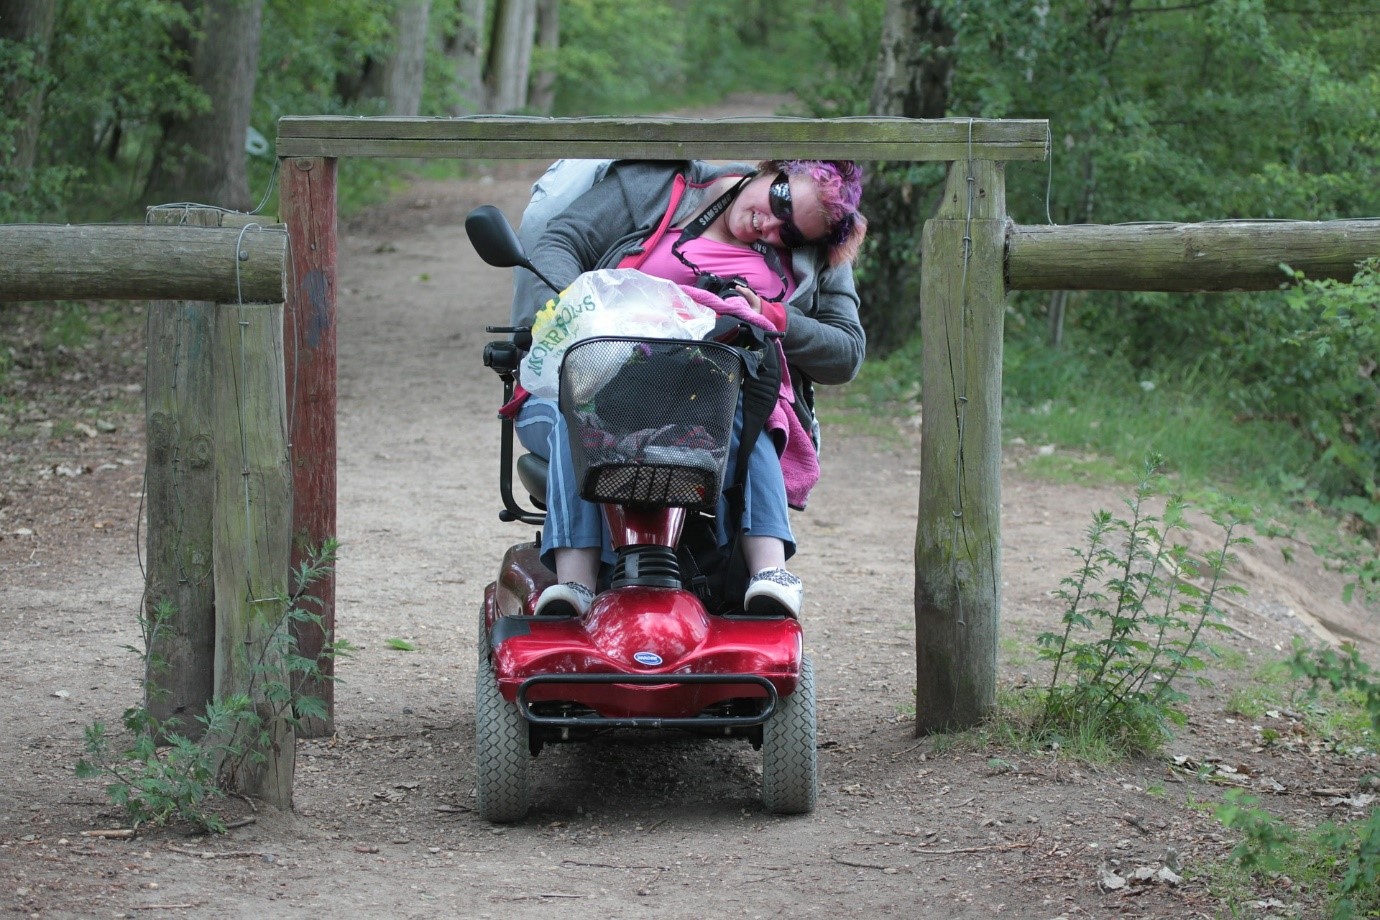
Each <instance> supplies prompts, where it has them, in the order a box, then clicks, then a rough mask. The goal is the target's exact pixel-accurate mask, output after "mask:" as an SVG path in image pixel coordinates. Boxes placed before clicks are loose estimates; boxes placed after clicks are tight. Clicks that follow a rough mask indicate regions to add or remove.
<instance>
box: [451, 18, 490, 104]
mask: <svg viewBox="0 0 1380 920" xmlns="http://www.w3.org/2000/svg"><path fill="white" fill-rule="evenodd" d="M485 11H486V5H485V2H484V0H460V21H459V22H458V23H457V24H456V30H455V34H454V35H451V36H448V37H447V38H446V46H445V47H446V60H448V61H449V62H450V66H451V69H452V72H453V73H454V74H455V91H456V93H457V94H458V96H459V99H458V101H456V102H455V103H454V104H453V105H452V106H451V107H450V114H451V115H452V116H460V115H474V114H477V113H479V112H487V111H489V105H488V99H487V96H486V91H485V88H484V23H485V18H484V14H485Z"/></svg>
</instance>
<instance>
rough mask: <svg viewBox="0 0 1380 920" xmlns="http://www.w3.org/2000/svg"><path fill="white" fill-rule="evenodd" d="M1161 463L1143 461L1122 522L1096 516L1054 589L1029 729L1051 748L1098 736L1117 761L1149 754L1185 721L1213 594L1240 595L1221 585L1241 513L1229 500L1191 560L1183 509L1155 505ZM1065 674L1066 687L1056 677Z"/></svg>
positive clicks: (1217, 624)
mask: <svg viewBox="0 0 1380 920" xmlns="http://www.w3.org/2000/svg"><path fill="white" fill-rule="evenodd" d="M1162 486H1163V481H1162V474H1161V472H1160V462H1159V460H1158V458H1152V459H1151V460H1150V461H1148V462H1147V464H1146V466H1145V469H1144V472H1143V474H1142V476H1141V479H1140V482H1139V484H1138V485H1137V487H1136V491H1135V494H1134V496H1133V497H1132V498H1131V499H1128V500H1127V502H1126V505H1127V508H1128V510H1129V512H1130V513H1129V515H1128V516H1127V517H1126V518H1118V517H1114V516H1113V515H1112V514H1111V513H1110V512H1108V511H1099V512H1097V513H1096V514H1094V515H1093V521H1092V525H1091V526H1090V527H1089V529H1088V542H1087V545H1086V548H1084V549H1082V550H1075V551H1074V552H1075V553H1076V554H1077V555H1078V558H1079V562H1080V565H1079V568H1078V570H1077V571H1076V572H1075V573H1074V574H1073V575H1071V576H1069V577H1067V578H1065V579H1064V580H1063V581H1062V582H1061V587H1060V589H1059V590H1058V592H1056V593H1057V596H1058V597H1060V598H1061V599H1062V600H1063V601H1064V603H1065V610H1064V614H1063V617H1062V621H1063V624H1064V629H1063V631H1062V632H1048V633H1043V634H1041V635H1040V636H1039V637H1038V639H1037V642H1038V644H1039V646H1040V652H1039V654H1040V657H1041V658H1042V659H1044V660H1046V661H1049V662H1051V663H1052V665H1053V671H1052V675H1051V677H1050V681H1049V685H1048V687H1046V688H1045V690H1044V695H1043V706H1042V708H1041V711H1040V713H1039V715H1038V716H1037V717H1036V719H1035V720H1034V725H1033V729H1032V731H1033V734H1035V735H1036V736H1037V737H1039V738H1041V739H1043V740H1045V741H1047V742H1060V743H1065V742H1066V741H1067V739H1069V738H1078V739H1084V741H1085V742H1086V739H1089V738H1097V739H1101V740H1102V741H1104V742H1105V743H1106V744H1107V745H1108V746H1109V747H1110V748H1111V749H1113V750H1116V751H1118V752H1120V753H1124V754H1134V753H1146V752H1152V751H1155V750H1157V749H1158V748H1159V747H1160V745H1161V744H1162V743H1163V741H1164V739H1165V737H1166V736H1167V735H1168V733H1169V726H1170V725H1171V724H1173V723H1181V722H1182V721H1183V714H1182V710H1181V706H1182V704H1183V703H1184V702H1186V701H1187V696H1186V694H1185V693H1184V692H1183V691H1182V690H1180V689H1179V688H1178V687H1176V686H1175V681H1176V680H1178V678H1179V677H1180V676H1182V675H1185V674H1197V672H1200V671H1201V670H1203V668H1204V667H1205V666H1206V665H1205V663H1204V661H1203V660H1202V658H1201V657H1199V656H1200V655H1201V654H1203V653H1204V651H1208V652H1210V651H1211V649H1210V647H1208V646H1207V644H1206V637H1205V636H1204V630H1209V629H1219V628H1222V627H1221V611H1220V609H1219V608H1218V607H1217V606H1216V601H1217V598H1218V595H1219V594H1222V593H1241V592H1242V589H1241V588H1239V587H1238V586H1236V585H1230V584H1224V583H1223V581H1222V578H1223V574H1224V573H1225V571H1226V568H1227V566H1228V564H1229V562H1230V561H1231V558H1232V557H1231V550H1232V547H1234V546H1238V545H1241V544H1243V543H1247V542H1249V541H1248V539H1247V538H1245V537H1242V536H1239V535H1237V530H1238V529H1239V527H1240V525H1241V524H1242V523H1243V521H1244V518H1245V512H1244V509H1241V508H1239V507H1236V506H1234V505H1233V504H1232V503H1226V507H1225V509H1224V513H1218V512H1215V511H1214V512H1212V513H1211V514H1212V519H1213V521H1214V522H1215V523H1217V524H1218V525H1219V526H1220V527H1221V528H1222V529H1223V531H1224V533H1225V536H1224V539H1223V542H1222V546H1221V548H1220V549H1219V550H1218V551H1217V552H1215V553H1212V554H1210V555H1209V556H1208V557H1207V558H1204V559H1196V558H1194V557H1193V556H1191V555H1190V553H1189V550H1188V547H1187V546H1185V545H1184V544H1181V543H1176V542H1174V538H1175V536H1176V535H1178V534H1181V533H1183V532H1185V531H1186V529H1187V524H1186V521H1185V512H1186V510H1187V504H1186V503H1185V502H1184V501H1183V499H1182V498H1181V497H1179V496H1175V495H1169V496H1167V497H1166V498H1165V501H1164V510H1163V512H1162V513H1161V514H1160V515H1156V514H1154V513H1152V511H1151V507H1150V503H1151V500H1152V499H1154V498H1156V497H1159V496H1161V495H1162ZM1061 678H1062V680H1061Z"/></svg>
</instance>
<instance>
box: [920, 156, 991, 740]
mask: <svg viewBox="0 0 1380 920" xmlns="http://www.w3.org/2000/svg"><path fill="white" fill-rule="evenodd" d="M970 175H971V176H972V179H973V181H972V182H971V183H970V182H969V176H970ZM970 188H971V212H970V194H969V189H970ZM1004 194H1005V193H1004V177H1003V172H1002V167H1001V164H1000V163H994V162H991V161H982V160H975V161H973V162H972V164H971V170H970V168H969V164H968V163H966V162H961V161H960V162H957V163H954V164H953V165H952V166H951V167H950V170H949V178H948V184H947V186H946V189H945V197H944V200H943V202H942V203H941V205H940V209H939V211H938V215H937V216H936V218H935V219H934V220H930V221H928V222H926V224H925V228H924V234H923V242H922V246H923V251H922V260H923V265H924V280H923V283H922V285H921V317H920V323H921V334H922V336H923V349H922V353H921V360H922V367H921V377H922V387H923V398H924V418H923V421H922V430H921V443H920V470H921V475H920V510H919V521H918V524H917V527H916V536H915V626H916V636H915V643H916V694H915V724H916V732H917V734H925V733H929V732H933V731H947V730H950V729H961V728H966V727H969V726H972V725H975V724H977V723H978V722H979V721H980V720H981V719H982V718H983V717H984V716H985V715H987V714H988V713H989V712H990V711H991V709H992V707H993V706H994V705H995V703H996V677H997V632H998V626H999V622H1000V613H1001V361H1002V322H1003V311H1004V309H1005V291H1004V288H1003V284H1002V249H1003V238H1004V235H1005V227H1006V215H1005V213H1004V210H1005V204H1004ZM965 237H970V238H971V241H972V243H971V253H970V254H969V257H968V258H966V259H965V249H966V248H967V244H966V242H965Z"/></svg>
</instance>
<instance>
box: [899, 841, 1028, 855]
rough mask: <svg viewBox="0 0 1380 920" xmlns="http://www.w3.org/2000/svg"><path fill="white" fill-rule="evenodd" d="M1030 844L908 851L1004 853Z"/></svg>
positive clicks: (1002, 844)
mask: <svg viewBox="0 0 1380 920" xmlns="http://www.w3.org/2000/svg"><path fill="white" fill-rule="evenodd" d="M1030 846H1031V845H1030V844H1028V843H998V844H993V845H992V846H987V847H954V848H952V849H948V850H922V849H914V850H910V852H911V853H914V854H915V855H916V856H956V855H958V854H960V853H989V852H992V851H996V852H999V853H1004V852H1006V851H1007V850H1028V849H1030Z"/></svg>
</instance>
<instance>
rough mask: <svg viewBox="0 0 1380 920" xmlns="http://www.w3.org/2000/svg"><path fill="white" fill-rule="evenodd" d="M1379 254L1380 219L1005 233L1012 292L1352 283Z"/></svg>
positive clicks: (1027, 228)
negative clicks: (1299, 278)
mask: <svg viewBox="0 0 1380 920" xmlns="http://www.w3.org/2000/svg"><path fill="white" fill-rule="evenodd" d="M1376 257H1380V220H1329V221H1306V220H1220V221H1210V222H1207V223H1200V224H1174V223H1163V224H1110V225H1097V224H1078V225H1071V226H1061V225H1050V226H1041V225H1034V226H1019V225H1015V224H1012V225H1010V226H1008V228H1007V234H1006V282H1007V286H1008V287H1009V288H1011V289H1013V290H1047V291H1048V290H1056V291H1057V290H1069V291H1079V290H1081V291H1180V292H1189V291H1267V290H1276V289H1278V288H1280V287H1283V286H1284V285H1285V284H1287V283H1289V281H1290V278H1289V276H1288V275H1286V274H1285V273H1284V270H1283V269H1282V268H1280V265H1281V264H1287V265H1288V266H1289V267H1290V268H1293V269H1295V270H1297V271H1301V272H1303V273H1304V274H1305V275H1306V276H1307V277H1309V278H1318V279H1321V278H1337V279H1340V280H1343V281H1350V280H1351V278H1352V277H1353V276H1354V275H1355V274H1356V266H1357V263H1359V262H1362V261H1364V260H1366V259H1371V258H1376Z"/></svg>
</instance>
